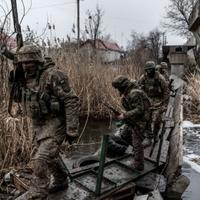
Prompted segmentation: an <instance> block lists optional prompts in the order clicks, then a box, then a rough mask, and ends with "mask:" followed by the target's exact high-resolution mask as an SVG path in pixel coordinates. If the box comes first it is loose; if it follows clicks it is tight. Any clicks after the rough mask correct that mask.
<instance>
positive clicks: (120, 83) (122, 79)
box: [112, 75, 130, 90]
mask: <svg viewBox="0 0 200 200" xmlns="http://www.w3.org/2000/svg"><path fill="white" fill-rule="evenodd" d="M129 83H130V81H129V80H128V78H127V77H126V76H123V75H119V76H117V77H116V78H115V79H114V80H113V82H112V86H113V87H114V88H116V89H119V90H120V89H124V88H125V87H127V86H128V84H129Z"/></svg>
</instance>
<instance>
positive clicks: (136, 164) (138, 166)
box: [131, 161, 144, 171]
mask: <svg viewBox="0 0 200 200" xmlns="http://www.w3.org/2000/svg"><path fill="white" fill-rule="evenodd" d="M131 167H132V168H134V169H135V170H138V171H143V170H144V163H139V162H136V161H134V162H133V163H132V165H131Z"/></svg>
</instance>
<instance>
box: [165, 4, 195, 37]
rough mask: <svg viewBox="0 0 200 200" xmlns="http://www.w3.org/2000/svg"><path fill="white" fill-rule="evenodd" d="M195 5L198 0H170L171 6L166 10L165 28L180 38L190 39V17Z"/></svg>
mask: <svg viewBox="0 0 200 200" xmlns="http://www.w3.org/2000/svg"><path fill="white" fill-rule="evenodd" d="M195 3H196V0H170V4H169V6H168V7H167V8H166V9H167V13H166V17H165V18H166V21H165V22H164V24H163V25H164V27H165V28H168V29H170V30H171V31H173V32H175V33H177V34H179V35H180V36H184V37H190V36H191V33H190V32H189V30H188V26H189V16H190V14H191V11H192V8H193V7H194V5H195Z"/></svg>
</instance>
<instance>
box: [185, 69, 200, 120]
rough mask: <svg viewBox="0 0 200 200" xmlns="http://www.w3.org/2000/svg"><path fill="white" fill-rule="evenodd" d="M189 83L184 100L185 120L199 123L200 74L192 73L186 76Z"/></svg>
mask: <svg viewBox="0 0 200 200" xmlns="http://www.w3.org/2000/svg"><path fill="white" fill-rule="evenodd" d="M186 82H187V85H186V87H185V90H186V91H185V93H186V94H187V96H186V99H185V100H184V118H185V120H189V121H192V122H193V123H199V121H200V117H199V116H200V74H199V73H197V74H196V73H193V74H192V73H191V74H189V75H188V76H187V78H186Z"/></svg>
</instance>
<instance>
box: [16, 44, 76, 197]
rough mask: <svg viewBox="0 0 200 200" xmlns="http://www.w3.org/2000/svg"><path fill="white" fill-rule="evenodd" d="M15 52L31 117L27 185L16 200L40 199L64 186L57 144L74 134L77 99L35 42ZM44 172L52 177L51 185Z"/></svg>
mask: <svg viewBox="0 0 200 200" xmlns="http://www.w3.org/2000/svg"><path fill="white" fill-rule="evenodd" d="M16 56H17V62H18V64H21V65H22V67H23V70H24V75H25V80H26V85H25V86H24V88H23V89H24V93H25V95H24V98H23V99H22V100H21V101H22V103H24V104H25V109H24V110H25V111H26V113H27V115H28V116H29V117H30V118H31V119H32V120H31V121H32V128H33V142H34V146H35V148H34V149H35V151H34V153H33V157H32V161H33V179H32V180H31V186H30V189H29V190H28V191H27V192H26V193H24V194H23V195H22V196H20V197H18V198H17V200H30V199H37V200H42V199H46V198H47V195H48V190H49V191H50V192H55V191H58V190H62V189H65V188H67V187H68V181H67V173H66V172H65V170H64V168H63V165H62V163H61V160H60V157H59V147H60V145H61V144H62V142H63V141H64V140H65V139H66V138H67V139H68V141H69V142H72V141H74V140H75V139H76V138H77V137H78V127H79V110H80V103H79V98H78V97H77V95H76V94H75V92H74V90H73V89H72V88H71V87H70V85H69V80H68V77H67V76H66V75H65V74H64V73H63V72H62V71H60V70H58V69H57V68H56V67H55V64H54V63H53V62H52V60H51V59H50V58H46V62H45V63H44V60H43V56H42V53H41V51H40V49H39V48H38V47H37V46H34V45H24V46H23V47H21V48H20V49H19V51H18V52H17V55H16ZM47 172H50V174H52V175H53V178H54V180H53V182H52V184H51V185H49V182H50V180H49V174H48V173H47Z"/></svg>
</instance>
